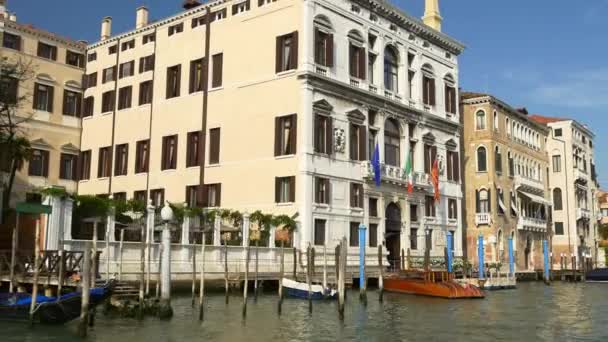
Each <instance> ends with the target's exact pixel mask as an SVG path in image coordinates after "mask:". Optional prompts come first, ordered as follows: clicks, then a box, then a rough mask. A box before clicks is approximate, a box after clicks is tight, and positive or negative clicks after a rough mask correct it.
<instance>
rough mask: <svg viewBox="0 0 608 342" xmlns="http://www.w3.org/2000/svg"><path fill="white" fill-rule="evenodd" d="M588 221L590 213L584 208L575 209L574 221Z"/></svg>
mask: <svg viewBox="0 0 608 342" xmlns="http://www.w3.org/2000/svg"><path fill="white" fill-rule="evenodd" d="M581 219H582V220H590V219H591V211H590V210H589V209H585V208H576V220H577V221H578V220H581Z"/></svg>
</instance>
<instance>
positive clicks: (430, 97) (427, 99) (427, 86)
mask: <svg viewBox="0 0 608 342" xmlns="http://www.w3.org/2000/svg"><path fill="white" fill-rule="evenodd" d="M422 101H423V102H424V104H425V105H427V106H434V105H435V79H434V78H430V77H428V76H423V77H422Z"/></svg>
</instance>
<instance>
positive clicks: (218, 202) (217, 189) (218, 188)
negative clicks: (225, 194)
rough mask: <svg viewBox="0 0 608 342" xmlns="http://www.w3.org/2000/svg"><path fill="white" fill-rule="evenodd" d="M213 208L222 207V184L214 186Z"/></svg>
mask: <svg viewBox="0 0 608 342" xmlns="http://www.w3.org/2000/svg"><path fill="white" fill-rule="evenodd" d="M215 200H216V202H215V206H216V207H221V206H222V184H221V183H220V184H216V185H215Z"/></svg>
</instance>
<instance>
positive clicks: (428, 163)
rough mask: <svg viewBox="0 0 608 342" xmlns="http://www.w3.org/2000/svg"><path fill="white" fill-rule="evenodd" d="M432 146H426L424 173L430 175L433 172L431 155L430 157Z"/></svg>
mask: <svg viewBox="0 0 608 342" xmlns="http://www.w3.org/2000/svg"><path fill="white" fill-rule="evenodd" d="M429 149H430V146H428V145H424V171H425V172H427V173H429V171H430V170H431V160H430V158H431V155H430V151H429Z"/></svg>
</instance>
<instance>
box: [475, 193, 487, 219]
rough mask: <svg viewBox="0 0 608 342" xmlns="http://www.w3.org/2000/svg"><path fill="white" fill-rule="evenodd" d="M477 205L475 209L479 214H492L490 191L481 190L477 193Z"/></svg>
mask: <svg viewBox="0 0 608 342" xmlns="http://www.w3.org/2000/svg"><path fill="white" fill-rule="evenodd" d="M476 196H477V198H476V204H475V209H476V212H477V213H478V214H483V213H489V212H490V191H489V190H486V189H481V190H478V191H476Z"/></svg>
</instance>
